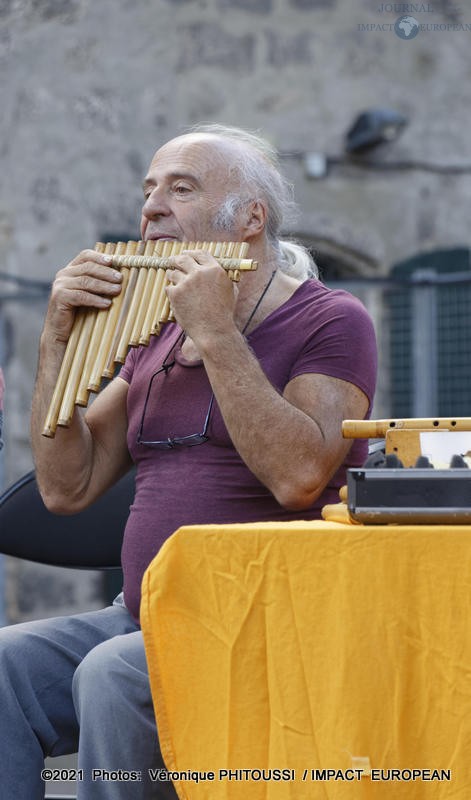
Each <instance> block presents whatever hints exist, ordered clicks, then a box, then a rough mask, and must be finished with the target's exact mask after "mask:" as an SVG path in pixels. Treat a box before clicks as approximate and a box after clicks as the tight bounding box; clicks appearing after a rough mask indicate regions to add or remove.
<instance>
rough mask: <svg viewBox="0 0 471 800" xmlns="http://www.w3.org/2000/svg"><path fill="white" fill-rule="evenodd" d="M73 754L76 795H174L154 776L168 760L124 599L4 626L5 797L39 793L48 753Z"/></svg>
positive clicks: (1, 720) (1, 781) (0, 647)
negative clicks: (86, 610) (99, 773)
mask: <svg viewBox="0 0 471 800" xmlns="http://www.w3.org/2000/svg"><path fill="white" fill-rule="evenodd" d="M76 752H78V769H79V774H80V770H82V771H83V780H79V781H78V783H77V797H78V798H79V800H121V798H123V800H124V798H126V800H128V798H131V797H132V798H136V800H149V799H150V798H155V800H176V798H177V795H176V792H175V789H174V788H173V786H172V784H170V783H168V782H167V783H161V782H156V781H155V780H154V781H153V780H152V779H151V776H149V773H148V770H149V769H153V768H159V767H160V768H162V769H163V768H164V765H163V761H162V756H161V754H160V749H159V745H158V738H157V729H156V724H155V717H154V711H153V706H152V698H151V693H150V687H149V677H148V672H147V664H146V658H145V652H144V644H143V639H142V633H141V631H140V628H139V627H138V626H137V625H136V623H135V622H134V620H133V619H132V617H131V616H130V614H129V612H128V611H127V609H126V608H125V607H124V606H123V605H122V603H121V602H120V600H119V598H118V599H117V601H115V604H113V605H112V606H110V607H109V608H105V609H103V610H101V611H92V612H89V613H86V614H78V615H76V616H70V617H56V618H54V619H48V620H41V621H39V622H27V623H23V624H21V625H12V626H9V627H8V626H7V627H5V628H0V800H11V798H13V797H14V798H15V800H41V798H44V781H43V779H42V777H41V771H42V770H43V768H44V757H45V756H58V755H64V754H66V753H76ZM94 769H95V770H104V771H106V772H104V773H103V778H100V777H98V779H95V780H92V771H93V770H94ZM130 773H134V774H135V776H138V777H137V780H132V781H131V780H130V778H131V777H134V776H131V775H130ZM108 774H111V778H112V779H108V780H106V779H105V778H107V777H108ZM95 778H97V774H96V773H95ZM120 778H124V779H121V780H120Z"/></svg>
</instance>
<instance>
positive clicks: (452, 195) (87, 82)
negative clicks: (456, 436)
mask: <svg viewBox="0 0 471 800" xmlns="http://www.w3.org/2000/svg"><path fill="white" fill-rule="evenodd" d="M409 12H410V13H412V14H413V16H415V18H416V19H417V20H418V21H419V23H420V24H421V25H423V26H424V29H423V30H421V31H420V32H419V34H418V35H417V36H416V37H415V38H414V39H413V40H411V41H404V40H401V39H400V38H399V37H398V36H397V35H396V34H395V32H394V29H393V28H394V22H395V20H396V19H397V17H398V16H400V15H401V14H402V13H404V14H406V13H409ZM469 23H471V10H470V11H469V14H468V12H467V11H466V9H464V10H461V11H460V10H459V9H456V8H454V7H452V5H451V3H450V2H447V0H443V2H437V3H433V4H424V5H421V4H415V5H414V6H409V7H407V6H405V5H404V4H383V3H378V2H372V1H371V0H359V1H358V2H356V3H354V4H352V3H349V2H348V1H347V0H100V2H93V0H0V66H1V71H0V82H1V86H2V114H1V116H0V132H1V136H0V142H1V145H0V147H1V163H2V171H3V180H2V182H1V184H0V272H4V273H5V272H6V273H8V274H10V275H19V276H23V277H28V278H31V279H39V280H43V281H46V282H48V281H50V280H51V279H52V277H53V275H54V273H55V272H56V271H57V269H58V268H59V267H61V266H62V265H64V264H65V263H66V262H67V261H68V260H69V259H70V258H71V257H72V256H73V255H74V254H75V253H76V252H78V251H79V250H81V249H82V248H84V247H86V246H89V245H92V244H93V243H94V242H95V241H96V240H97V239H103V238H106V237H107V236H108V235H110V236H111V235H119V236H122V237H124V238H131V237H135V236H136V235H137V220H138V216H139V207H140V203H141V190H140V183H141V180H142V177H143V174H144V172H145V169H146V167H147V163H148V161H149V159H150V157H151V156H152V154H153V152H154V150H155V148H156V147H157V146H158V145H159V143H161V142H163V141H165V140H166V139H168V138H170V137H172V136H173V135H175V134H177V133H179V132H181V131H182V130H183V129H185V127H186V126H188V125H191V124H192V123H195V122H198V121H208V120H209V121H220V122H224V123H228V124H236V125H241V126H245V127H249V128H254V129H260V130H261V132H263V133H264V134H265V135H266V136H268V137H269V138H270V139H271V140H272V141H273V142H274V143H275V144H276V145H277V146H278V147H279V149H280V150H281V151H282V152H283V153H284V154H285V156H284V159H283V163H284V165H285V167H286V171H287V173H288V175H289V177H290V179H291V180H292V181H293V183H294V184H295V188H296V194H297V197H298V200H299V202H300V206H301V209H302V211H301V214H300V218H299V222H298V224H297V226H296V229H295V230H293V231H291V232H292V233H295V234H298V235H299V236H301V237H302V238H303V240H304V241H306V242H308V243H310V244H312V245H313V246H314V247H315V248H316V247H317V248H318V249H320V250H321V251H322V250H323V249H324V248H326V249H327V251H328V252H330V253H332V252H333V253H334V254H335V253H336V252H337V253H339V254H342V252H345V253H346V254H347V256H348V257H349V258H350V261H352V259H353V261H352V263H353V264H358V265H360V266H359V267H358V269H360V270H361V271H363V272H368V274H385V273H386V272H387V270H388V269H389V267H390V265H391V264H392V263H393V262H395V261H398V260H400V259H402V258H405V257H407V256H409V255H411V254H413V253H415V252H417V251H420V250H427V249H432V248H434V247H437V246H440V247H446V246H453V245H457V244H466V243H467V242H469V224H468V214H467V213H466V211H465V209H467V208H468V206H469V201H470V199H471V182H470V177H469V173H466V172H463V171H461V167H462V166H463V165H466V164H468V165H469V164H471V153H470V146H469V136H468V131H469V121H470V110H469V109H470V97H469V95H470V86H471V81H470V77H471V74H470V66H469V63H470V62H469V56H468V53H469V41H470V37H471V30H466V29H465V28H466V25H468V24H469ZM434 25H435V29H434ZM469 27H471V26H469ZM384 106H386V107H390V108H393V109H395V110H397V111H399V112H400V113H402V114H404V115H405V116H406V117H408V119H409V124H408V126H407V127H406V129H405V130H404V132H403V134H402V136H401V137H400V138H399V139H398V140H397V141H396V142H394V143H392V144H390V145H388V146H387V147H383V148H381V149H380V151H379V152H378V153H377V154H374V155H373V157H374V158H375V159H376V160H378V161H379V162H383V161H385V162H387V163H388V164H390V165H392V164H394V163H396V164H398V163H399V166H398V167H397V168H391V169H385V168H375V169H373V168H370V167H368V168H367V167H365V166H364V165H362V164H361V163H360V164H358V163H356V164H353V163H351V162H348V161H347V162H345V159H344V158H343V156H344V135H345V132H346V130H347V129H348V128H349V127H350V125H351V123H352V121H353V120H354V119H355V117H356V116H357V114H358V113H359V112H360V111H362V110H364V109H366V108H371V107H384ZM310 152H319V153H324V154H327V155H329V156H331V157H332V163H331V165H330V168H329V171H328V174H327V175H326V177H325V178H323V179H320V180H313V179H309V178H307V177H306V170H305V160H304V154H306V153H310ZM455 166H457V167H458V170H455V171H453V169H450V167H455ZM347 260H348V259H347ZM352 269H353V271H354V269H355V267H353V268H352ZM2 287H3V284H2V283H0V288H2ZM10 289H11V286H10V285H7V286H6V291H9V290H10ZM3 295H4V292H3V291H2V292H1V297H3ZM44 309H45V299H44V298H43V299H33V298H31V297H30V298H28V299H21V298H20V299H19V300H17V301H16V302H12V301H5V300H4V301H3V302H2V303H1V304H0V333H1V335H2V336H3V340H2V346H1V347H0V352H1V353H2V357H3V358H4V359H5V360H7V363H6V378H7V388H8V393H7V402H6V448H5V451H4V456H3V480H4V483H10V482H11V481H12V480H13V479H15V478H16V477H17V476H19V475H20V474H22V473H23V472H25V471H26V470H27V469H29V468H30V466H31V455H30V450H29V444H28V417H29V406H30V398H31V391H32V385H33V379H34V373H35V364H36V352H37V342H38V336H39V332H40V327H41V321H42V318H43V314H44ZM376 313H378V314H379V315H380V310H379V311H377V312H376ZM7 356H8V358H7ZM384 381H387V376H385V377H384ZM384 385H385V384H384ZM386 394H387V393H386V391H385V390H384V386H383V390H381V387H380V394H379V397H380V398H382V399H381V400H380V402H379V407H380V408H381V406H384V403H385V402H386V399H385V398H386ZM86 592H88V589H87V590H86ZM87 602H88V600H87Z"/></svg>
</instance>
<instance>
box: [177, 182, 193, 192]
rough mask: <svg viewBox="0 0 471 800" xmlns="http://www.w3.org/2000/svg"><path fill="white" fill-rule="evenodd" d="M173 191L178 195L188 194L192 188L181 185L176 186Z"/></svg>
mask: <svg viewBox="0 0 471 800" xmlns="http://www.w3.org/2000/svg"><path fill="white" fill-rule="evenodd" d="M173 191H174V192H175V193H176V194H187V193H188V192H191V187H190V186H186V185H185V184H183V183H180V184H178V185H177V186H174V188H173Z"/></svg>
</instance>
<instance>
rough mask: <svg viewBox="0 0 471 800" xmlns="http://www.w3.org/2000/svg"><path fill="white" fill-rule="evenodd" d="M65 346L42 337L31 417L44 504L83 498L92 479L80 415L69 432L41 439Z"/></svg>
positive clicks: (86, 434) (88, 446)
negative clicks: (57, 499) (90, 478)
mask: <svg viewBox="0 0 471 800" xmlns="http://www.w3.org/2000/svg"><path fill="white" fill-rule="evenodd" d="M64 352H65V344H63V343H62V342H57V341H54V342H51V341H49V340H48V339H47V337H46V336H43V337H42V339H41V344H40V351H39V362H38V374H37V378H36V385H35V390H34V394H33V404H32V413H31V445H32V449H33V455H34V461H35V466H36V476H37V480H38V485H39V487H40V490H41V493H42V495H43V498H44V500H45V502H48V499H49V500H50V502H51V504H52V505H53V504H54V500H53V499H52V498H53V497H54V496H59V495H62V496H68V495H71V496H72V494H75V493H78V494H80V492H81V491H82V489H83V487H84V486H85V485H86V483H87V481H88V479H89V470H90V464H91V458H90V453H91V448H92V441H91V436H90V431H89V429H88V427H87V425H86V424H85V422H84V420H83V417H82V415H81V414H79V413H77V412H76V413H74V417H73V420H72V423H71V426H70V428H68V429H67V430H61V429H60V428H58V429H57V433H56V435H55V437H54V438H49V437H45V436H43V435H42V430H43V427H44V422H45V419H46V416H47V412H48V409H49V404H50V401H51V398H52V394H53V391H54V387H55V384H56V380H57V376H58V374H59V369H60V366H61V363H62V357H63V354H64Z"/></svg>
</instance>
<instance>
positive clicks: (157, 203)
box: [142, 186, 170, 219]
mask: <svg viewBox="0 0 471 800" xmlns="http://www.w3.org/2000/svg"><path fill="white" fill-rule="evenodd" d="M169 213H170V208H169V205H168V202H167V200H166V197H165V193H164V192H163V191H162V189H160V188H159V187H157V186H156V187H154V188H153V189H152V191H151V192H150V193H149V194H148V195H147V197H146V199H145V202H144V205H143V206H142V214H143V216H144V217H147V219H155V218H156V217H162V216H167V215H168V214H169Z"/></svg>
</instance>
